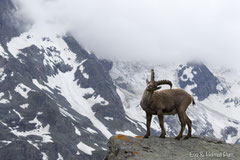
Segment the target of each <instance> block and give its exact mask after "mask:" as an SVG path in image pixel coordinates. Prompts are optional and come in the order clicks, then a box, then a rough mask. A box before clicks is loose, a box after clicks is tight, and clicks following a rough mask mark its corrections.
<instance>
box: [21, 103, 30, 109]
mask: <svg viewBox="0 0 240 160" xmlns="http://www.w3.org/2000/svg"><path fill="white" fill-rule="evenodd" d="M28 106H29V104H28V103H26V104H22V105H20V107H21V108H22V109H26V108H28Z"/></svg>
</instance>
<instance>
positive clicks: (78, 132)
mask: <svg viewBox="0 0 240 160" xmlns="http://www.w3.org/2000/svg"><path fill="white" fill-rule="evenodd" d="M74 128H75V133H76V134H77V135H79V136H81V132H80V131H79V129H78V128H77V127H75V126H74Z"/></svg>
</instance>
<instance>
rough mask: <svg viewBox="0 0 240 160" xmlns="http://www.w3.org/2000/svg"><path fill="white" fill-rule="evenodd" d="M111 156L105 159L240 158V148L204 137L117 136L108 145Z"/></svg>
mask: <svg viewBox="0 0 240 160" xmlns="http://www.w3.org/2000/svg"><path fill="white" fill-rule="evenodd" d="M108 147H109V153H108V155H107V157H106V158H105V160H167V159H171V160H173V159H174V160H188V159H189V160H197V159H201V160H213V159H231V160H238V159H240V152H239V150H240V145H232V144H227V143H224V142H222V141H218V140H214V139H208V138H204V137H201V138H200V137H193V138H191V139H188V140H180V141H177V140H175V139H174V138H172V137H171V138H170V137H169V138H165V139H160V138H158V137H154V136H152V137H150V138H148V139H143V138H142V137H140V136H137V137H129V136H125V135H117V136H113V137H111V138H110V140H109V142H108Z"/></svg>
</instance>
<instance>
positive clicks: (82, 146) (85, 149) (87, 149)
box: [77, 142, 95, 155]
mask: <svg viewBox="0 0 240 160" xmlns="http://www.w3.org/2000/svg"><path fill="white" fill-rule="evenodd" d="M77 147H78V149H79V150H81V151H83V152H84V153H86V154H88V155H92V151H95V149H94V148H92V147H90V146H88V145H86V144H84V143H83V142H80V143H78V145H77Z"/></svg>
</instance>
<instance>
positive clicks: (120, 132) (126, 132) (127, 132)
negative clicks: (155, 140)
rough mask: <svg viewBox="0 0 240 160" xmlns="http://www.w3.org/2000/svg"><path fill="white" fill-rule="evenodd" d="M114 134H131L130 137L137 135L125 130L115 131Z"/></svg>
mask: <svg viewBox="0 0 240 160" xmlns="http://www.w3.org/2000/svg"><path fill="white" fill-rule="evenodd" d="M116 134H123V135H127V136H132V137H136V136H137V135H136V134H134V133H133V132H131V131H129V130H126V131H116Z"/></svg>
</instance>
